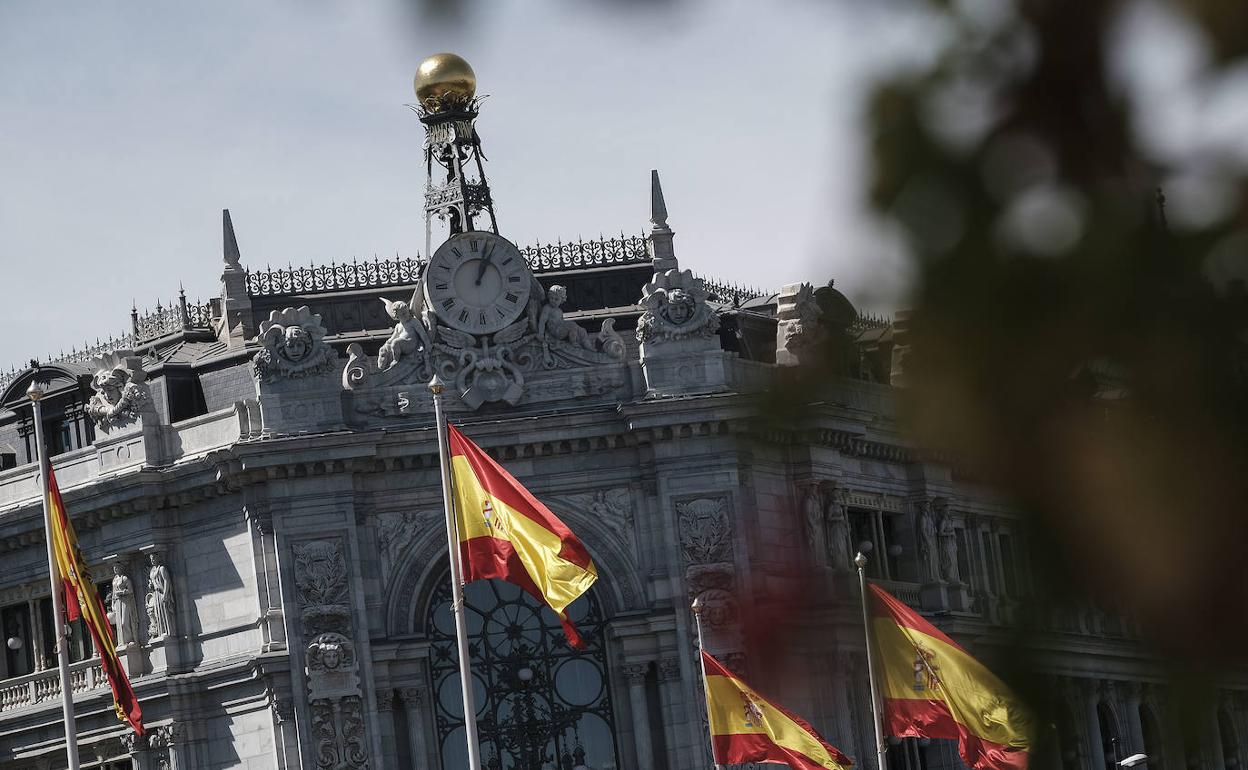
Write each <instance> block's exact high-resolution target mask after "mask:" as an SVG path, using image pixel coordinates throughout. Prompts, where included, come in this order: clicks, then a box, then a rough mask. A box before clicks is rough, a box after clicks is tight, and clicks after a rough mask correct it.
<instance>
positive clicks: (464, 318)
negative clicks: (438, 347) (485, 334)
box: [459, 310, 468, 323]
mask: <svg viewBox="0 0 1248 770" xmlns="http://www.w3.org/2000/svg"><path fill="white" fill-rule="evenodd" d="M467 320H468V311H467V310H461V311H459V321H460V323H463V322H464V321H467Z"/></svg>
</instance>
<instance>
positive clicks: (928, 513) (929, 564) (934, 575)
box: [918, 500, 940, 581]
mask: <svg viewBox="0 0 1248 770" xmlns="http://www.w3.org/2000/svg"><path fill="white" fill-rule="evenodd" d="M918 518H919V521H918V529H919V556H920V557H921V558H922V559H923V568H924V577H925V578H926V579H927V580H929V581H935V580H940V551H939V550H938V549H937V545H936V516H935V514H934V513H932V503H931V501H929V500H924V501H923V502H921V503H919V517H918Z"/></svg>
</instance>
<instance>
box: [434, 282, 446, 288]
mask: <svg viewBox="0 0 1248 770" xmlns="http://www.w3.org/2000/svg"><path fill="white" fill-rule="evenodd" d="M433 288H435V289H438V290H444V289H446V281H439V282H438V283H435V284H434V285H433Z"/></svg>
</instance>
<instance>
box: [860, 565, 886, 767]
mask: <svg viewBox="0 0 1248 770" xmlns="http://www.w3.org/2000/svg"><path fill="white" fill-rule="evenodd" d="M854 565H855V566H856V567H858V589H859V590H860V591H861V592H862V631H863V633H864V634H866V637H867V678H868V679H869V680H870V682H871V723H872V724H873V725H875V761H876V763H877V764H876V767H877V768H878V770H884V767H885V765H884V728H883V725H882V724H881V722H880V719H881V714H880V702H879V688H878V687H877V686H876V682H875V656H874V655H872V654H871V614H870V613H869V612H868V611H867V573H866V572H865V571H864V570H865V569H866V566H867V557H866V556H864V555H863V553H862V552H861V551H859V552H858V554H857V555H856V556H854Z"/></svg>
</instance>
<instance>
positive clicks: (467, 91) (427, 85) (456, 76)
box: [412, 53, 477, 112]
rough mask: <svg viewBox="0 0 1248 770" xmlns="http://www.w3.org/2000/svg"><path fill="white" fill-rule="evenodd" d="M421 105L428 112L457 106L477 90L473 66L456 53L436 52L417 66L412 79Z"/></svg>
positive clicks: (463, 103)
mask: <svg viewBox="0 0 1248 770" xmlns="http://www.w3.org/2000/svg"><path fill="white" fill-rule="evenodd" d="M412 87H413V90H415V92H416V98H417V100H419V102H420V106H421V107H424V108H425V109H426V110H428V111H429V112H441V111H444V110H450V109H458V108H460V107H462V106H464V105H465V104H467V103H469V102H471V101H472V98H473V96H475V95H476V93H477V75H476V73H475V72H473V71H472V66H471V65H470V64H468V62H467V61H465V60H464V59H463V57H461V56H457V55H456V54H453V53H435V54H434V55H433V56H430V57H429V58H427V59H425V60H424V61H422V62H421V63H420V65H419V66H418V67H417V68H416V77H415V79H414V80H413V82H412Z"/></svg>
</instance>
